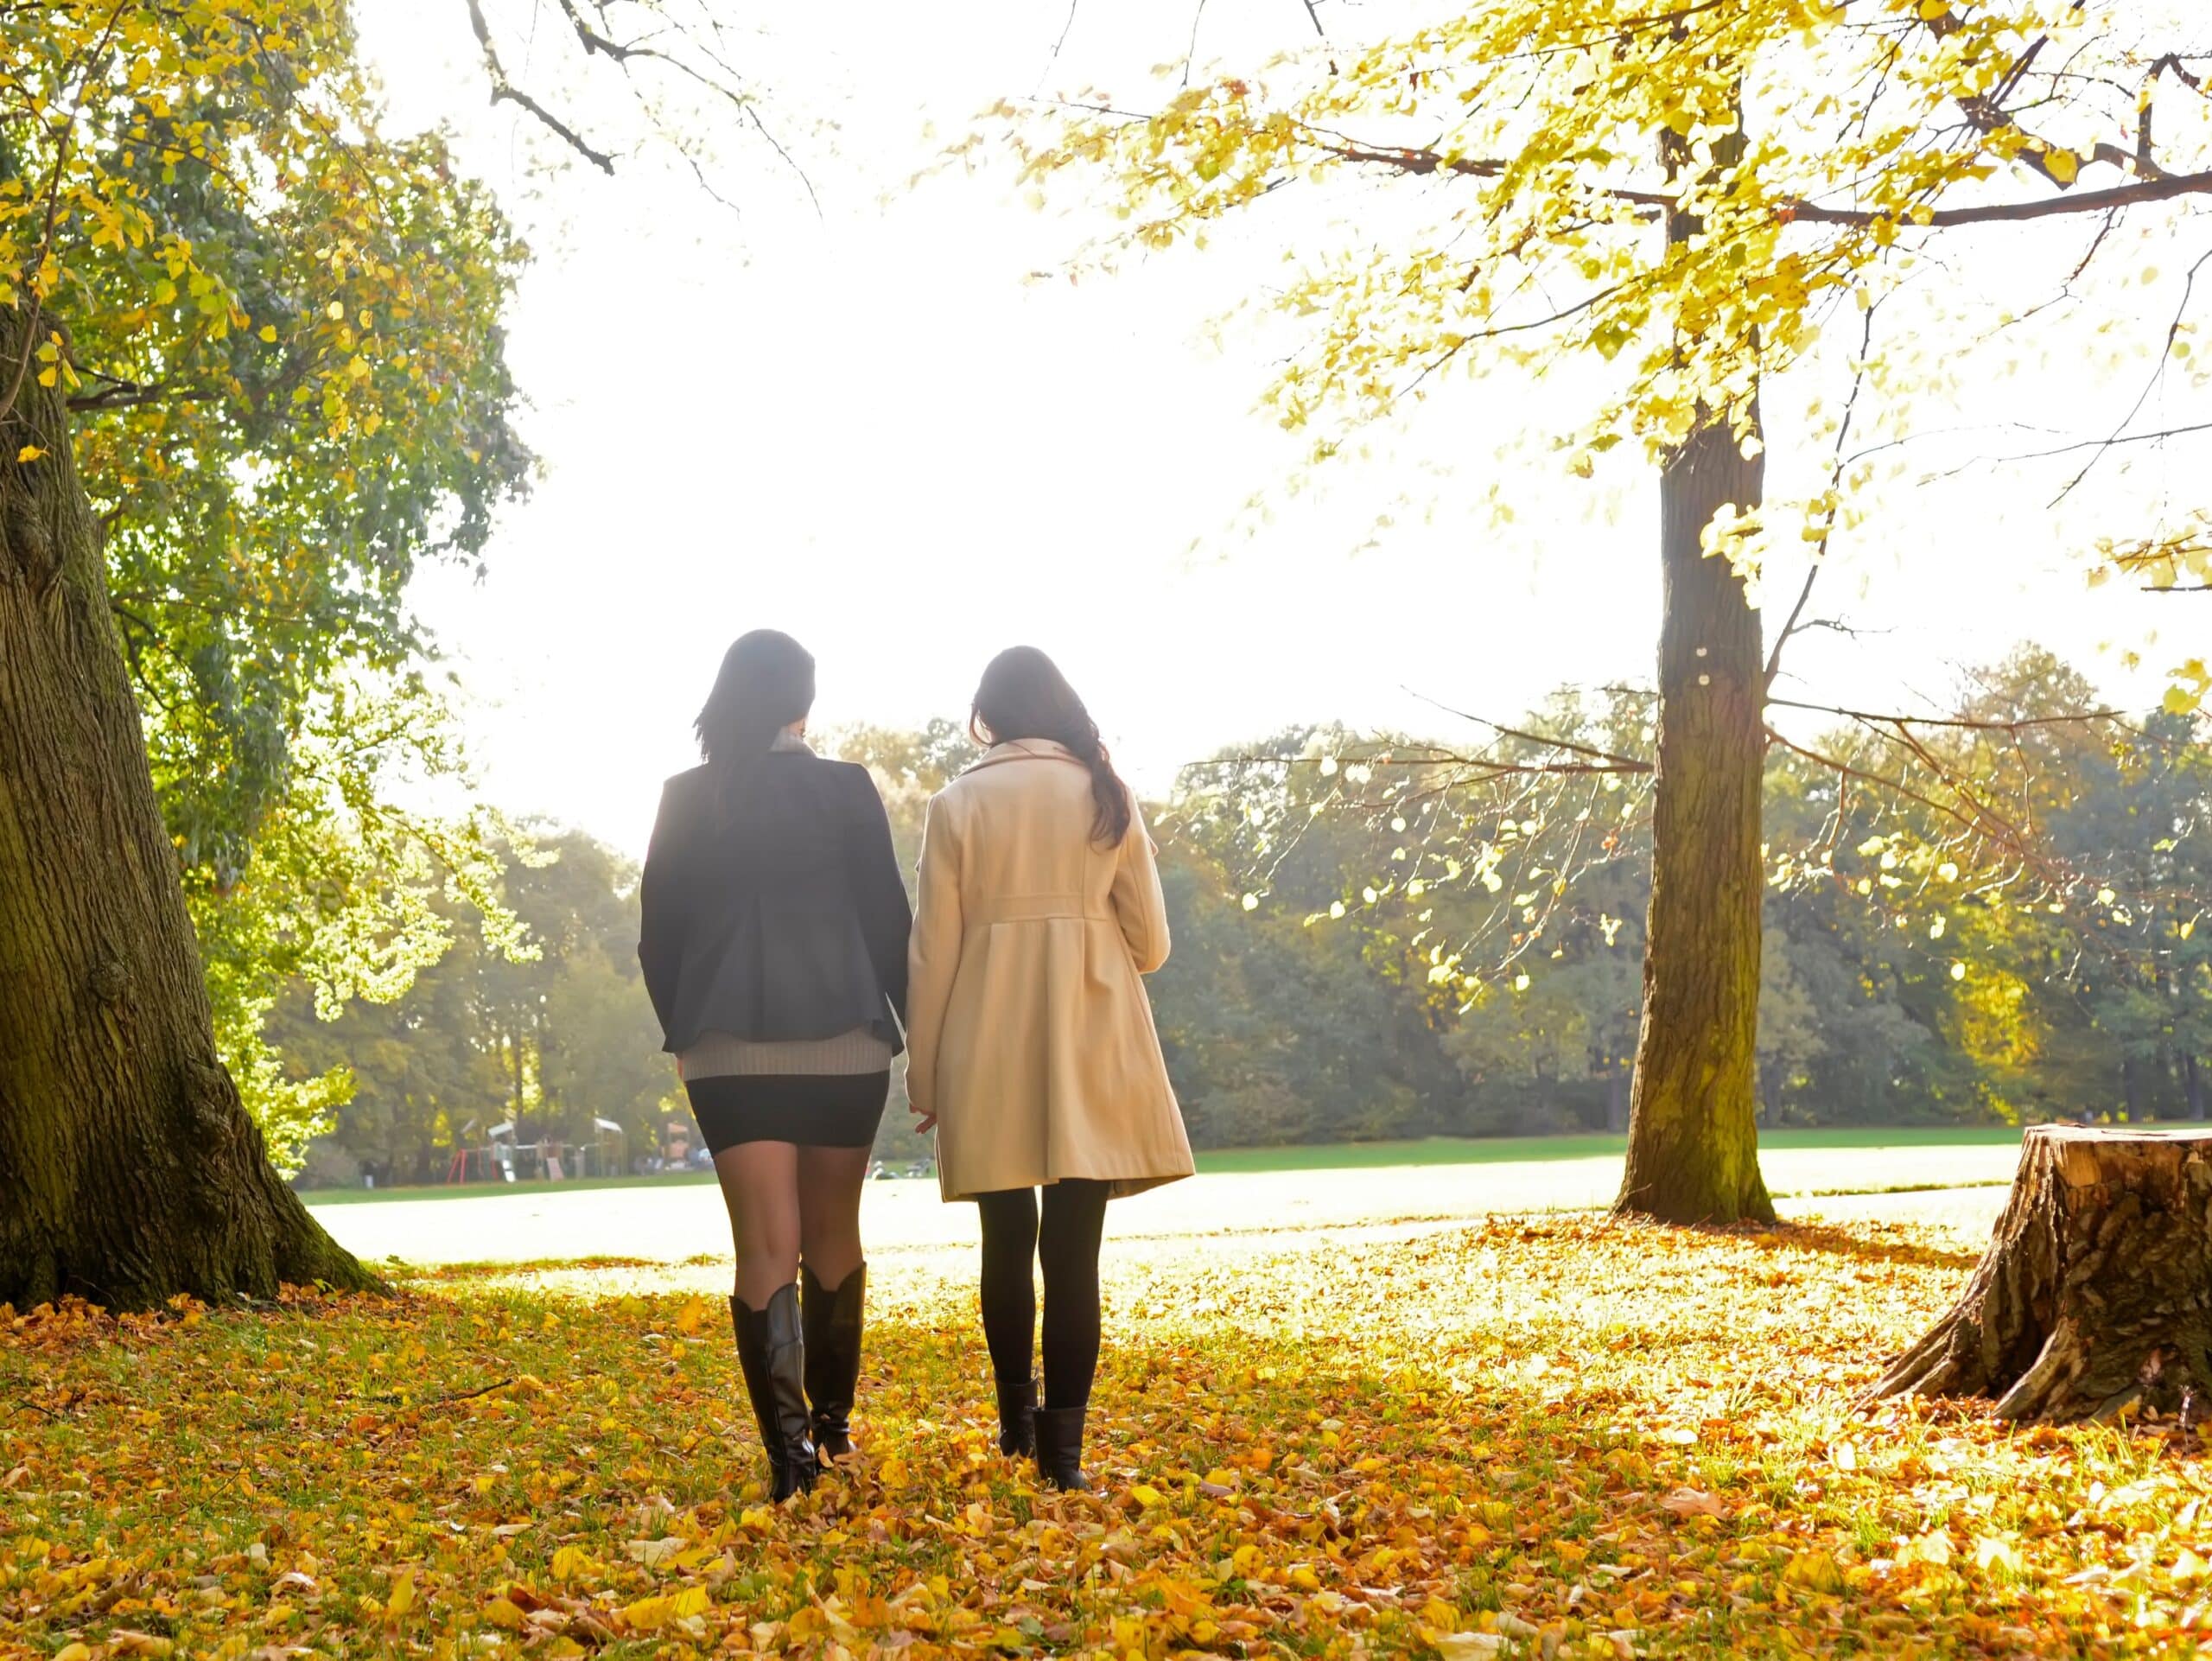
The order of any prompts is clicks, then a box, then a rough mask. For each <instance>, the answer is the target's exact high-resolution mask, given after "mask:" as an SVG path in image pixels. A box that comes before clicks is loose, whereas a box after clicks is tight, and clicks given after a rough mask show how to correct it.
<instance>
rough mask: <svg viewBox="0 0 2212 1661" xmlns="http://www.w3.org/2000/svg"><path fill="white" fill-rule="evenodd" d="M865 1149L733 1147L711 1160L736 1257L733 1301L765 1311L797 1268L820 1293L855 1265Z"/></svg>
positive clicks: (768, 1145) (774, 1144) (782, 1145)
mask: <svg viewBox="0 0 2212 1661" xmlns="http://www.w3.org/2000/svg"><path fill="white" fill-rule="evenodd" d="M715 1176H716V1177H717V1178H718V1179H720V1181H721V1188H722V1203H723V1204H724V1205H725V1206H728V1208H729V1233H730V1243H731V1244H732V1245H733V1246H734V1247H735V1248H736V1251H737V1281H736V1285H735V1286H734V1288H733V1289H734V1291H735V1292H736V1294H737V1296H738V1298H739V1299H740V1301H742V1302H744V1303H745V1304H747V1306H748V1307H750V1308H754V1309H765V1308H767V1306H768V1300H769V1299H770V1298H772V1297H773V1296H774V1295H776V1291H777V1289H778V1288H779V1287H785V1286H789V1285H791V1282H794V1281H796V1280H797V1279H798V1268H799V1264H800V1263H804V1264H805V1265H806V1266H807V1268H808V1269H810V1270H812V1271H813V1273H814V1278H815V1279H816V1280H817V1281H819V1282H821V1283H822V1284H823V1286H825V1287H830V1288H836V1287H839V1286H842V1285H843V1284H844V1283H845V1281H846V1278H847V1277H848V1276H850V1275H851V1274H852V1272H853V1270H855V1269H858V1268H859V1267H860V1266H861V1188H862V1187H864V1186H865V1185H866V1183H867V1181H868V1149H866V1148H864V1147H862V1148H817V1147H811V1146H802V1145H798V1144H795V1143H792V1142H739V1143H737V1144H736V1145H735V1146H734V1147H730V1148H725V1149H722V1151H721V1153H719V1154H716V1155H715Z"/></svg>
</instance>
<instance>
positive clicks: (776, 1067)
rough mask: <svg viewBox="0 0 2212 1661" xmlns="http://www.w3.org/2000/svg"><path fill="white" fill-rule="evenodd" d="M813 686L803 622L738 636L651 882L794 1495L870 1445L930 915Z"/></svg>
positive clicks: (761, 1396)
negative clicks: (922, 950) (925, 920)
mask: <svg viewBox="0 0 2212 1661" xmlns="http://www.w3.org/2000/svg"><path fill="white" fill-rule="evenodd" d="M813 703H814V659H812V658H811V657H810V656H809V655H808V653H807V652H806V650H805V648H804V647H803V646H800V645H799V643H798V641H796V640H792V639H791V636H789V635H788V634H779V633H776V632H775V631H774V630H772V629H760V630H756V631H755V632H754V633H750V634H747V635H745V636H744V637H743V638H741V640H738V642H737V643H736V644H735V645H734V646H731V647H730V649H729V652H728V655H727V656H725V657H724V658H723V659H722V667H721V674H720V675H719V676H718V677H717V678H715V690H714V691H713V692H712V693H711V694H710V695H709V697H708V699H707V704H706V707H705V708H704V709H703V710H701V711H700V712H699V719H698V722H697V723H696V726H697V732H698V735H699V749H700V753H701V754H702V755H703V756H705V758H706V765H705V766H704V767H694V768H693V769H692V770H691V771H690V772H689V773H679V774H677V776H676V777H675V778H673V779H671V780H669V781H668V785H667V787H666V789H665V790H664V792H663V793H662V796H661V804H660V817H659V818H658V820H657V821H656V822H655V823H654V825H653V838H652V846H651V848H650V849H649V850H647V852H646V855H645V880H644V882H643V884H642V887H641V890H640V896H639V897H640V905H641V909H642V911H643V913H644V917H643V922H642V925H641V929H640V933H639V941H638V957H639V961H640V963H641V964H643V965H644V968H645V989H646V990H647V992H648V993H650V994H651V996H652V1001H653V1008H654V1009H655V1010H656V1011H657V1012H658V1014H659V1015H660V1023H661V1029H662V1031H663V1033H664V1034H665V1038H666V1042H665V1045H664V1047H665V1048H667V1049H668V1050H670V1051H671V1052H673V1053H674V1054H675V1056H676V1058H677V1070H678V1072H680V1073H681V1075H682V1077H683V1084H684V1089H685V1090H686V1091H687V1092H688V1093H689V1094H690V1098H691V1111H692V1112H693V1114H694V1115H695V1116H696V1117H697V1119H698V1121H699V1129H700V1131H701V1132H702V1135H703V1136H705V1138H706V1142H707V1146H708V1148H709V1149H710V1150H711V1151H712V1152H713V1154H714V1156H715V1174H716V1175H717V1176H718V1177H720V1178H721V1187H722V1198H723V1200H724V1201H725V1202H726V1203H727V1204H728V1207H729V1221H730V1235H731V1238H732V1240H733V1242H734V1244H735V1247H736V1251H737V1283H736V1287H735V1289H734V1292H733V1293H732V1295H731V1297H730V1301H729V1308H730V1319H731V1322H732V1324H733V1325H734V1327H735V1328H736V1333H737V1353H738V1361H739V1364H740V1365H741V1367H742V1368H743V1370H744V1372H745V1387H746V1391H747V1394H748V1395H749V1396H750V1397H752V1400H753V1415H754V1416H755V1417H756V1418H757V1419H758V1420H759V1421H760V1440H761V1441H762V1443H763V1444H764V1445H765V1446H766V1448H767V1450H768V1464H769V1470H770V1474H771V1478H772V1484H771V1486H772V1492H773V1493H774V1496H775V1498H777V1499H784V1498H785V1497H787V1496H788V1495H790V1494H792V1493H794V1492H798V1491H799V1490H801V1489H804V1488H808V1487H811V1486H813V1484H814V1480H815V1477H816V1475H817V1473H818V1472H819V1469H820V1467H819V1464H818V1462H817V1461H818V1460H819V1459H821V1458H829V1459H835V1458H837V1457H839V1456H841V1455H842V1454H847V1453H849V1452H850V1451H851V1450H852V1437H851V1413H852V1406H853V1395H854V1391H855V1388H856V1386H857V1385H858V1383H859V1379H860V1364H861V1353H860V1352H861V1305H862V1302H863V1301H864V1298H865V1295H866V1288H867V1283H868V1268H867V1264H866V1263H864V1262H863V1261H862V1259H861V1237H860V1204H861V1187H862V1184H863V1182H864V1181H865V1179H866V1177H867V1174H868V1149H869V1148H870V1147H871V1146H872V1145H873V1144H874V1140H875V1129H876V1123H877V1121H878V1120H879V1119H880V1118H881V1117H882V1115H883V1104H884V1100H885V1098H886V1096H887V1094H888V1092H889V1086H890V1079H891V1071H890V1070H891V1058H892V1057H893V1055H895V1054H896V1053H898V1052H899V1048H900V1047H901V1046H902V1039H901V1036H900V1033H899V1025H898V1022H899V1021H904V1020H905V1018H906V934H907V930H908V928H909V926H910V925H911V923H912V913H911V912H910V910H909V908H908V907H907V903H906V885H905V883H904V882H903V881H901V880H900V877H899V862H898V859H897V856H895V855H894V854H893V852H892V848H891V824H890V820H889V819H888V818H887V817H886V816H885V813H884V811H883V800H882V798H881V797H880V796H879V795H877V793H876V789H875V784H874V780H871V779H870V778H869V777H868V770H867V769H866V768H865V767H855V766H852V765H850V764H849V763H847V762H842V761H829V760H823V759H822V758H821V757H819V756H817V755H816V754H814V752H813V751H812V750H810V749H809V748H807V746H806V742H805V738H804V734H805V731H806V717H807V712H808V711H809V710H810V709H811V708H812V707H813ZM894 1016H895V1017H897V1020H896V1021H894V1019H893V1017H894ZM794 1280H796V1281H797V1282H798V1286H797V1287H796V1288H795V1287H794V1285H793V1281H794Z"/></svg>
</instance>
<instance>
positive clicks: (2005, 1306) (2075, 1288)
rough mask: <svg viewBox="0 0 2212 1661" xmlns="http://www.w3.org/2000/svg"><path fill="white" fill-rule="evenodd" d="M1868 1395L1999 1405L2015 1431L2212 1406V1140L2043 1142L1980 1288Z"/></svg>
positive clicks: (2168, 1135) (2144, 1134) (2023, 1164)
mask: <svg viewBox="0 0 2212 1661" xmlns="http://www.w3.org/2000/svg"><path fill="white" fill-rule="evenodd" d="M1867 1396H1868V1398H1869V1399H1870V1400H1880V1399H1882V1398H1885V1397H1893V1396H1984V1397H1993V1398H1995V1400H1996V1403H1997V1407H1996V1414H1997V1416H1998V1417H1999V1418H2000V1419H2012V1420H2067V1419H2085V1418H2108V1417H2111V1416H2113V1415H2115V1414H2118V1413H2120V1412H2122V1411H2124V1410H2126V1409H2128V1408H2130V1407H2134V1406H2146V1407H2155V1408H2158V1409H2161V1410H2168V1411H2179V1412H2181V1413H2183V1414H2184V1415H2187V1414H2188V1413H2190V1411H2192V1410H2195V1409H2202V1408H2205V1407H2212V1130H2132V1129H2126V1128H2122V1129H2116V1130H2105V1129H2101V1128H2089V1127H2084V1126H2074V1125H2039V1126H2037V1127H2036V1128H2035V1129H2033V1130H2030V1131H2029V1132H2028V1133H2027V1135H2026V1136H2025V1137H2024V1139H2023V1140H2022V1142H2021V1144H2020V1168H2019V1172H2018V1174H2017V1175H2015V1176H2014V1177H2013V1179H2012V1196H2011V1198H2010V1199H2009V1200H2006V1202H2005V1212H2004V1215H2003V1216H2001V1217H1999V1219H1997V1228H1996V1231H1995V1233H1994V1234H1993V1236H1992V1237H1991V1239H1990V1242H1989V1250H1988V1251H1987V1252H1986V1253H1985V1254H1984V1255H1983V1257H1982V1260H1981V1263H1980V1265H1979V1266H1978V1267H1977V1268H1976V1269H1975V1270H1974V1278H1973V1280H1971V1281H1969V1282H1967V1289H1966V1290H1965V1292H1964V1293H1963V1294H1961V1296H1960V1298H1959V1301H1958V1302H1957V1303H1956V1304H1955V1306H1953V1308H1952V1309H1951V1312H1950V1313H1949V1314H1947V1315H1945V1316H1944V1317H1943V1319H1942V1321H1938V1322H1937V1323H1936V1326H1935V1327H1934V1329H1933V1330H1932V1331H1930V1332H1929V1333H1928V1335H1927V1336H1926V1337H1924V1338H1923V1339H1922V1340H1920V1341H1919V1342H1918V1343H1917V1344H1916V1345H1914V1346H1912V1347H1911V1348H1910V1349H1909V1350H1907V1351H1906V1352H1904V1354H1903V1355H1901V1356H1899V1357H1898V1358H1897V1359H1896V1360H1895V1361H1894V1362H1892V1363H1891V1365H1890V1368H1889V1371H1887V1372H1885V1373H1884V1374H1883V1376H1882V1378H1881V1381H1880V1382H1879V1383H1878V1384H1876V1385H1875V1386H1874V1387H1873V1389H1872V1390H1871V1391H1868V1392H1867Z"/></svg>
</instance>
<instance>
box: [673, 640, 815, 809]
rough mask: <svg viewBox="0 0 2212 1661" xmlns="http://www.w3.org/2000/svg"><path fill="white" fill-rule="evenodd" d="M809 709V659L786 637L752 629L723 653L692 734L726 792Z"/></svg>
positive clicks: (811, 662) (811, 663)
mask: <svg viewBox="0 0 2212 1661" xmlns="http://www.w3.org/2000/svg"><path fill="white" fill-rule="evenodd" d="M813 707H814V657H813V654H812V653H811V652H808V651H807V649H806V648H805V647H804V646H801V645H800V644H799V643H798V641H797V640H793V639H791V636H790V635H788V634H783V633H778V632H777V631H776V630H774V629H772V628H756V629H754V630H753V632H752V633H750V634H741V635H739V636H738V637H737V640H735V642H734V643H733V644H732V645H731V646H730V649H729V650H728V652H724V653H723V654H722V667H721V673H720V674H718V675H716V676H715V690H713V691H711V692H709V693H708V694H707V702H706V704H705V706H704V707H703V708H702V709H701V710H700V711H699V718H698V719H697V720H696V721H695V722H692V723H691V730H692V731H694V732H696V733H697V734H698V735H699V754H700V755H701V757H702V758H703V759H704V760H705V761H706V763H707V765H708V766H709V767H711V768H713V769H714V770H715V772H717V773H721V776H722V780H723V784H724V786H725V787H727V786H729V785H731V784H734V782H735V781H736V780H738V779H739V778H740V777H741V776H742V775H743V774H745V773H748V772H750V771H751V770H752V767H753V763H755V762H757V761H759V760H760V759H761V758H762V757H764V756H766V754H768V751H769V749H770V748H771V747H772V746H773V745H774V743H775V741H776V735H777V734H778V733H779V732H781V731H783V729H785V728H786V727H788V726H790V725H791V722H794V721H803V720H804V719H805V717H806V712H807V711H808V710H811V709H812V708H813Z"/></svg>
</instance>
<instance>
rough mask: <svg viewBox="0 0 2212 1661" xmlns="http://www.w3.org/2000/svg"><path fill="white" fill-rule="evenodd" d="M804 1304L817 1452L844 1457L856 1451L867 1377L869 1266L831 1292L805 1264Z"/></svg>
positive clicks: (801, 1274)
mask: <svg viewBox="0 0 2212 1661" xmlns="http://www.w3.org/2000/svg"><path fill="white" fill-rule="evenodd" d="M798 1289H799V1308H800V1309H801V1310H802V1312H803V1313H804V1315H805V1317H806V1321H805V1325H806V1399H807V1401H808V1403H809V1404H810V1405H811V1407H812V1408H813V1410H814V1451H815V1453H816V1454H818V1455H819V1456H820V1457H821V1458H823V1459H842V1458H844V1457H845V1455H847V1454H849V1453H851V1452H852V1451H853V1397H854V1395H855V1392H856V1391H858V1390H859V1389H860V1382H861V1308H862V1307H863V1306H864V1305H865V1304H866V1303H867V1301H868V1265H867V1264H866V1263H862V1264H861V1265H860V1266H859V1267H858V1268H856V1269H855V1270H853V1272H852V1273H851V1274H849V1275H848V1276H845V1282H844V1284H843V1285H842V1286H840V1287H839V1288H838V1289H836V1291H834V1292H831V1291H827V1290H824V1289H823V1284H822V1282H820V1281H818V1280H817V1279H815V1278H814V1271H813V1270H811V1269H809V1268H807V1267H806V1266H805V1265H804V1263H802V1264H800V1265H799V1271H798Z"/></svg>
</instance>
